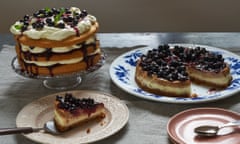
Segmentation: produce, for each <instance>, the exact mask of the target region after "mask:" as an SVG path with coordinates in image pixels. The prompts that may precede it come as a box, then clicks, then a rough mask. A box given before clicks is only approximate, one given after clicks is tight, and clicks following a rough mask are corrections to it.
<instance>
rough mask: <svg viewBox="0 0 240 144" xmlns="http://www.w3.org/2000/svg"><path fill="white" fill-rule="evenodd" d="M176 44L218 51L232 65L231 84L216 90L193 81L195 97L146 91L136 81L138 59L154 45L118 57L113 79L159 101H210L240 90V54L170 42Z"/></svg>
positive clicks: (126, 87) (140, 95)
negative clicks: (171, 95)
mask: <svg viewBox="0 0 240 144" xmlns="http://www.w3.org/2000/svg"><path fill="white" fill-rule="evenodd" d="M175 45H178V46H184V47H190V48H194V47H203V48H206V50H209V51H211V52H213V53H218V54H221V55H222V56H223V58H224V59H225V62H226V63H228V64H229V66H230V72H231V75H232V77H233V79H232V82H231V84H230V85H229V86H228V87H227V88H226V89H224V90H218V91H217V90H214V89H212V88H211V87H203V86H200V85H196V84H194V83H192V85H191V91H192V94H196V95H197V97H194V98H176V97H167V96H164V95H156V94H152V93H149V92H147V91H144V90H143V89H141V88H140V87H138V85H137V84H136V82H135V69H136V61H137V60H138V58H139V57H140V56H141V55H142V54H146V53H147V51H148V50H151V49H153V48H152V47H145V48H139V49H134V50H130V51H129V52H126V53H124V54H122V55H120V56H119V57H117V58H116V59H115V60H114V61H113V62H112V64H111V66H110V69H109V72H110V77H111V79H112V81H113V82H114V83H115V84H116V85H117V86H118V87H119V88H121V89H122V90H124V91H126V92H128V93H130V94H132V95H134V96H137V97H140V98H143V99H147V100H153V101H158V102H168V103H200V102H210V101H216V100H219V99H223V98H226V97H230V96H232V95H233V94H235V93H237V92H239V91H240V56H238V55H236V54H234V53H232V52H229V51H227V50H223V49H221V48H217V47H213V46H207V45H198V44H169V46H170V47H173V46H175Z"/></svg>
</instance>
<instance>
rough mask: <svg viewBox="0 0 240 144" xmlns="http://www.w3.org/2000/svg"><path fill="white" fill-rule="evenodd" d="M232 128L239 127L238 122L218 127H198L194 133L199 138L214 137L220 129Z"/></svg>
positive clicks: (239, 122) (239, 123)
mask: <svg viewBox="0 0 240 144" xmlns="http://www.w3.org/2000/svg"><path fill="white" fill-rule="evenodd" d="M233 126H240V121H233V122H229V123H226V124H222V125H219V126H210V125H204V126H199V127H196V128H195V129H194V132H195V133H197V134H198V135H199V136H207V137H214V136H217V135H218V131H219V130H220V129H222V128H224V127H233Z"/></svg>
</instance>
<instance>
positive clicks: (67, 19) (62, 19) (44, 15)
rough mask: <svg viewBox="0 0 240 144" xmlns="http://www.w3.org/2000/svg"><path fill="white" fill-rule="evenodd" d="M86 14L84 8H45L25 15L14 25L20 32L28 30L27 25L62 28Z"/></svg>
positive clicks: (74, 22) (79, 19)
mask: <svg viewBox="0 0 240 144" xmlns="http://www.w3.org/2000/svg"><path fill="white" fill-rule="evenodd" d="M87 15H88V12H87V11H86V10H82V11H81V10H79V9H78V10H75V9H69V8H59V9H57V8H51V9H50V8H45V9H41V10H38V11H36V12H35V13H33V15H32V16H29V15H25V16H24V17H23V19H21V20H19V23H18V24H16V25H15V26H14V27H15V28H16V29H18V30H20V31H21V32H24V31H26V30H28V29H29V26H32V28H34V29H36V30H41V29H43V28H44V26H49V27H56V28H60V29H63V28H65V27H67V26H69V27H75V26H76V25H77V24H78V23H79V22H80V21H81V20H82V19H83V18H84V17H86V16H87Z"/></svg>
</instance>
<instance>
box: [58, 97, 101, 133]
mask: <svg viewBox="0 0 240 144" xmlns="http://www.w3.org/2000/svg"><path fill="white" fill-rule="evenodd" d="M104 117H105V108H104V104H103V103H98V102H96V101H94V99H91V98H82V99H80V98H76V97H73V95H72V94H71V93H66V94H65V96H56V100H55V102H54V121H55V125H56V127H57V129H58V130H59V131H61V132H63V131H67V130H69V129H71V128H74V127H76V126H78V125H81V124H83V123H84V122H87V121H90V120H92V119H95V118H104Z"/></svg>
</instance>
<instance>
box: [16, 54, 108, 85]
mask: <svg viewBox="0 0 240 144" xmlns="http://www.w3.org/2000/svg"><path fill="white" fill-rule="evenodd" d="M105 59H106V54H105V52H104V51H102V55H101V59H100V61H99V62H98V63H97V64H96V65H95V66H92V67H90V68H89V69H87V70H84V71H79V72H74V73H70V74H63V75H54V76H44V75H32V74H29V73H28V72H26V71H23V70H22V69H21V67H20V65H19V63H18V60H17V57H16V56H15V57H14V58H13V59H12V63H11V66H12V68H13V70H14V71H15V72H16V73H17V74H19V75H21V76H23V77H25V78H31V79H39V80H42V81H43V85H44V86H45V87H46V88H49V89H57V90H66V89H71V88H74V87H76V86H78V85H79V84H81V83H82V76H84V75H86V74H89V73H91V72H94V71H96V70H98V69H99V68H100V67H102V66H103V65H104V63H105Z"/></svg>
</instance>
